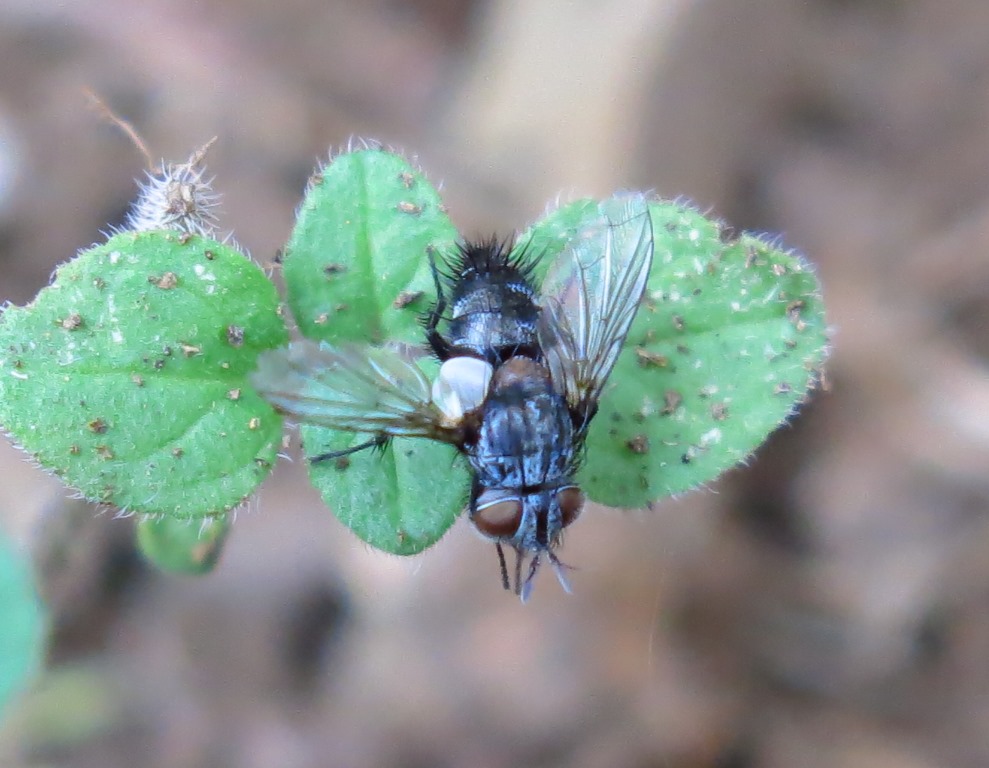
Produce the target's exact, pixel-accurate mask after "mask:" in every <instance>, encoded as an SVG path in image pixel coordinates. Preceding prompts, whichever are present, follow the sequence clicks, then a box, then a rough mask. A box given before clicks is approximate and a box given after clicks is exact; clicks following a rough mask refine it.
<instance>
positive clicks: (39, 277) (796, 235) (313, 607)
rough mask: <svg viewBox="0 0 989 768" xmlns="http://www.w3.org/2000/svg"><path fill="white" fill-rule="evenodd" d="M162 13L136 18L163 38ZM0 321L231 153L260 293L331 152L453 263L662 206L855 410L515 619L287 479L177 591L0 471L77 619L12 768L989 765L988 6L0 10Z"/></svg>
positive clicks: (456, 547)
mask: <svg viewBox="0 0 989 768" xmlns="http://www.w3.org/2000/svg"><path fill="white" fill-rule="evenodd" d="M136 6H139V7H136ZM0 57H2V66H0V301H2V300H9V301H13V302H17V303H23V302H25V301H27V300H29V299H30V298H31V296H33V295H34V294H35V293H36V292H37V291H38V290H39V289H40V288H41V287H42V286H43V285H45V284H46V282H47V280H48V276H49V274H50V273H51V271H52V269H53V268H54V267H55V265H57V264H58V263H60V262H61V261H64V260H65V259H67V258H68V257H70V256H71V255H72V254H73V253H74V252H75V251H76V250H77V249H78V248H80V247H84V246H86V245H88V244H89V243H91V242H93V241H94V240H97V239H99V238H100V235H99V231H100V230H101V229H103V228H105V227H106V225H108V224H113V223H119V222H120V221H121V218H122V215H123V212H124V210H125V209H126V206H127V203H128V201H129V200H130V199H131V197H132V195H133V192H134V186H133V179H134V177H136V176H138V175H139V174H140V173H141V168H142V160H141V158H140V156H139V155H138V154H137V153H136V152H135V151H134V149H133V148H132V147H131V146H130V145H129V144H128V142H127V141H126V140H125V139H124V138H123V137H122V136H121V135H120V133H119V132H118V131H116V130H115V129H113V128H112V127H110V126H108V125H106V124H104V123H101V122H100V121H99V119H98V118H97V117H96V116H94V115H93V113H92V112H90V111H88V109H87V106H86V100H85V98H84V97H83V95H82V89H83V88H84V87H89V88H92V89H94V90H96V91H97V92H99V93H100V94H101V95H102V96H103V97H104V98H105V99H106V100H107V101H108V102H109V103H110V104H111V105H112V106H113V107H114V108H115V109H116V110H117V111H119V112H120V113H121V114H123V115H125V116H127V117H129V118H131V119H132V120H133V121H134V123H135V125H136V126H137V128H138V129H139V130H140V132H141V133H142V134H143V136H144V137H145V138H146V140H147V142H148V143H149V145H150V146H151V148H152V150H153V151H154V152H155V153H156V154H158V155H160V156H163V157H166V158H169V159H172V160H182V159H184V158H185V157H187V156H188V153H189V152H190V150H192V149H193V148H196V147H198V146H200V145H201V144H202V143H203V142H204V141H205V140H206V139H208V138H210V137H211V136H213V135H214V134H215V135H218V136H219V137H220V141H219V142H218V144H217V145H216V146H215V147H214V149H213V150H212V151H211V154H210V157H209V165H210V169H211V170H212V171H213V172H214V173H215V174H216V175H217V186H218V188H219V189H220V190H222V191H223V192H224V207H223V209H224V223H225V225H226V226H227V227H229V228H231V229H234V230H235V231H236V234H237V238H238V240H239V241H240V242H241V243H242V244H244V245H245V247H247V248H249V249H250V250H251V252H252V254H253V255H254V256H255V258H257V259H258V260H259V261H262V262H265V261H267V260H268V259H270V257H271V256H272V255H273V254H274V252H275V249H276V248H278V247H279V246H280V245H281V244H282V243H283V241H284V240H285V239H286V237H287V234H288V232H289V229H290V227H291V223H292V217H293V209H294V207H295V206H296V205H297V204H298V202H299V199H300V194H301V190H302V188H303V185H304V182H305V179H306V176H307V175H308V174H309V172H310V171H311V169H312V167H313V166H314V164H315V163H316V161H317V160H318V159H320V158H325V157H326V154H327V151H328V149H329V148H330V147H339V146H341V145H343V144H345V143H346V142H347V140H348V138H349V137H351V136H363V137H372V138H377V139H380V140H382V141H385V142H386V143H389V144H391V145H394V146H397V147H400V148H404V149H406V150H407V151H409V152H412V153H415V154H417V155H418V157H419V160H420V162H421V164H422V165H423V167H424V168H426V169H427V171H428V172H429V174H430V175H431V177H432V178H433V179H436V180H442V181H443V184H444V186H443V189H444V195H445V199H446V202H447V204H448V206H449V208H450V210H451V214H452V216H453V218H454V220H455V221H456V222H457V223H458V225H459V226H460V227H461V229H462V231H464V232H467V233H474V234H487V233H489V232H491V231H495V230H497V231H499V232H507V231H510V230H511V229H512V228H515V227H522V226H524V225H525V224H526V223H528V222H529V221H532V220H533V219H535V218H537V217H538V216H539V215H540V213H541V211H542V210H543V208H544V207H545V206H546V204H547V202H548V201H551V200H553V199H554V198H555V197H556V196H557V195H558V194H560V193H562V194H563V195H564V196H570V195H574V194H598V195H603V194H607V193H609V192H610V191H612V190H614V189H617V188H623V187H625V188H651V189H655V190H656V191H657V192H658V193H659V194H661V195H663V196H666V197H675V196H685V197H688V198H690V199H692V200H693V201H695V202H696V203H697V205H699V206H700V207H702V208H704V209H708V208H710V209H712V210H713V211H714V212H715V213H717V214H718V215H720V216H722V217H724V218H727V219H728V220H730V221H731V222H732V223H733V224H735V225H736V226H738V227H740V228H746V229H755V230H760V231H769V232H778V233H781V234H782V236H783V238H784V240H785V242H786V243H787V244H789V245H790V246H792V247H795V248H797V249H799V250H801V251H803V252H804V253H806V254H807V255H808V256H809V257H810V258H811V259H813V260H814V262H815V263H816V264H817V265H818V266H819V271H820V275H821V278H822V280H823V282H824V285H825V290H826V298H827V300H828V305H829V308H830V321H831V323H832V324H833V325H834V327H835V334H834V353H833V356H832V359H831V363H830V366H829V374H830V378H831V382H832V391H831V392H830V393H827V394H823V395H821V394H818V395H817V396H816V397H815V398H814V400H813V402H812V403H811V404H810V405H809V406H808V407H806V408H805V409H804V412H803V413H802V415H801V416H800V417H799V418H798V419H796V420H795V421H794V423H793V424H792V426H790V427H787V428H785V429H783V430H782V431H780V432H779V433H778V434H776V435H775V436H774V437H773V438H772V439H771V441H770V443H769V444H768V445H767V446H765V447H764V448H763V450H762V451H761V452H760V453H759V455H758V456H757V458H756V459H755V460H754V461H753V462H752V463H751V465H750V466H748V467H747V468H744V469H742V470H736V471H734V472H732V473H730V474H729V475H728V476H727V477H725V478H724V479H723V480H722V481H721V482H719V483H718V484H717V486H716V491H717V492H716V493H712V492H700V493H695V494H693V495H690V496H688V497H686V498H683V499H680V500H675V501H667V502H665V503H663V504H662V505H660V506H659V508H658V509H657V510H656V511H654V512H651V513H646V512H620V511H616V510H606V509H592V510H589V511H588V512H587V514H586V515H585V517H584V519H582V520H581V522H580V524H579V525H577V526H575V527H574V529H573V531H572V533H571V534H570V535H569V537H568V540H567V545H566V558H567V560H568V561H570V562H573V563H575V564H578V565H579V568H580V570H579V571H578V572H577V573H576V574H575V575H574V578H573V581H574V586H575V595H574V596H572V597H567V596H565V595H563V594H562V593H560V591H559V589H558V588H557V586H556V584H554V583H553V580H552V578H549V577H546V578H543V579H541V581H540V584H539V585H538V588H537V590H536V594H535V596H534V599H533V601H532V603H531V604H530V605H528V606H524V607H523V606H521V605H519V603H518V601H517V600H516V599H514V598H512V597H511V596H509V595H506V594H503V593H502V592H501V589H500V585H499V583H498V574H497V564H496V560H495V557H494V554H493V552H492V551H491V549H490V547H489V546H488V545H486V544H484V543H482V542H481V541H479V540H478V539H477V538H476V537H475V536H474V535H472V533H471V532H470V530H469V527H468V526H467V525H466V523H464V522H463V521H460V522H459V523H458V524H457V525H456V526H455V527H454V529H453V530H452V531H451V532H450V533H449V534H448V535H447V537H446V538H445V539H444V540H443V541H442V542H440V544H439V545H438V546H436V547H435V548H434V549H433V550H431V551H429V552H427V553H426V554H425V555H423V556H421V557H419V558H415V559H412V560H400V559H398V558H394V557H389V556H386V555H382V554H380V553H376V552H373V551H371V550H369V549H368V548H367V547H366V546H364V545H362V544H361V543H359V542H358V541H357V540H356V539H355V538H354V537H353V536H351V535H350V534H349V533H347V532H346V531H345V530H344V529H343V528H342V527H341V526H340V525H339V524H338V523H336V522H335V521H334V520H333V518H332V517H331V516H330V514H329V513H328V512H327V510H326V509H325V508H324V507H323V506H322V505H321V504H320V502H319V501H318V499H317V497H316V494H315V492H314V491H312V490H311V489H310V488H309V487H308V486H307V485H306V483H305V481H304V471H303V468H302V467H301V466H300V464H299V463H295V464H286V465H284V466H281V467H280V468H279V470H278V471H277V473H276V476H275V477H274V478H273V480H271V481H270V482H269V483H268V484H267V485H266V486H265V488H264V491H263V493H262V494H261V496H260V499H259V500H258V501H257V502H256V503H255V504H254V505H253V506H252V507H251V509H250V510H248V511H246V512H244V513H242V514H241V515H240V518H239V520H238V522H237V525H236V527H235V530H234V535H233V536H232V538H231V540H230V541H229V544H228V548H227V551H226V553H225V555H224V557H223V559H222V561H221V564H220V566H219V568H218V569H217V571H216V572H215V573H214V574H213V575H211V576H209V577H207V578H204V579H200V580H193V579H186V578H177V577H171V576H163V575H161V574H158V573H155V572H152V571H150V570H149V569H148V568H147V567H146V566H144V565H143V564H142V563H141V561H140V559H139V558H138V557H137V556H136V555H135V554H134V552H133V550H132V548H131V543H130V536H131V530H130V523H129V522H128V521H115V520H112V519H111V518H110V516H109V515H105V514H104V515H102V516H95V514H94V511H93V510H92V509H91V508H88V507H86V506H84V505H78V504H74V503H70V502H67V501H66V500H65V496H66V492H65V491H64V489H63V488H61V487H60V486H59V485H58V483H56V482H55V481H54V480H52V479H51V478H49V477H47V476H45V475H44V474H42V473H41V472H40V471H37V470H35V469H32V468H31V467H30V466H29V465H28V464H26V463H25V462H24V461H23V459H22V457H21V456H20V455H19V454H18V453H17V452H15V451H14V449H13V448H11V447H10V446H9V445H8V444H7V443H6V442H0V517H2V519H3V520H4V522H5V523H8V524H9V525H10V526H12V527H13V529H14V530H15V532H17V533H18V534H19V535H20V536H21V537H22V538H23V539H24V540H30V541H31V542H32V545H33V546H34V548H35V552H36V554H37V559H38V564H39V567H40V568H41V570H42V571H43V580H44V592H45V595H46V596H47V598H48V600H49V601H50V603H51V605H52V610H53V613H54V641H53V648H52V652H51V660H52V667H53V670H52V672H51V673H50V674H49V678H48V686H49V687H48V695H47V698H45V697H41V696H39V697H37V698H36V699H34V700H33V701H29V703H28V705H27V706H28V707H29V709H30V711H31V715H30V716H27V715H24V716H22V717H20V718H19V719H16V720H15V721H13V722H12V723H8V725H7V728H6V729H5V730H4V731H3V733H2V735H0V763H2V764H3V765H4V766H6V765H11V766H63V765H64V766H72V767H73V768H75V767H77V766H78V767H79V768H89V767H90V766H92V767H93V768H117V767H118V766H119V767H120V768H125V767H126V768H136V767H138V766H141V767H145V766H146V767H147V768H158V767H161V768H166V767H168V768H172V767H173V766H176V767H185V766H189V767H190V768H191V767H197V768H198V767H199V766H202V767H203V768H225V767H226V766H230V767H231V768H233V767H237V768H267V767H268V766H272V767H277V768H316V767H319V766H354V767H355V768H363V767H364V766H395V767H396V768H398V767H399V766H401V767H406V766H407V767H409V768H419V767H420V766H422V767H424V768H425V767H427V766H430V767H431V766H437V767H444V766H472V767H476V768H488V767H491V768H497V767H500V766H564V765H567V766H632V767H634V768H646V767H647V766H662V767H664V768H688V767H689V768H694V767H697V768H700V767H706V768H793V767H795V766H797V767H803V766H807V767H808V768H824V767H828V768H831V767H835V768H894V767H895V768H929V767H933V766H972V767H973V768H976V767H981V766H986V765H989V514H987V495H989V472H987V468H989V376H987V369H986V357H987V355H989V341H987V339H989V334H987V326H989V303H987V296H989V255H987V253H989V4H986V3H985V2H984V0H942V1H941V2H931V1H930V0H928V1H926V2H925V1H924V0H857V1H852V0H750V1H749V2H745V3H742V2H737V1H736V0H598V1H597V2H587V1H586V0H584V1H580V0H543V1H541V2H524V1H523V0H515V2H512V1H511V0H476V1H475V2H465V3H456V2H453V0H433V1H432V2H431V1H430V0H416V1H414V2H398V1H397V0H392V1H390V2H389V1H388V0H376V1H374V2H366V3H345V2H342V1H341V0H329V1H324V2H312V0H284V1H283V2H281V3H279V4H269V3H264V2H260V1H259V0H254V1H253V2H250V1H249V2H239V3H234V2H229V1H226V2H225V1H223V0H216V1H215V2H198V3H197V2H190V1H189V0H186V1H185V2H177V1H176V0H150V1H145V2H142V3H125V2H122V1H121V0H87V2H86V3H64V4H63V3H55V2H50V0H47V1H46V0H30V1H29V0H5V2H4V3H3V5H0Z"/></svg>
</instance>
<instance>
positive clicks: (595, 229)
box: [253, 195, 653, 601]
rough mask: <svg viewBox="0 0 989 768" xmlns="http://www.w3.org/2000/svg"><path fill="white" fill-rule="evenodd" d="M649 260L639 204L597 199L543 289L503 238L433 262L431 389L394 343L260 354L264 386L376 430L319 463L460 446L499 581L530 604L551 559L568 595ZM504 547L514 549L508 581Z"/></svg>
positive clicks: (312, 345)
mask: <svg viewBox="0 0 989 768" xmlns="http://www.w3.org/2000/svg"><path fill="white" fill-rule="evenodd" d="M652 254H653V235H652V224H651V220H650V216H649V208H648V201H647V200H646V198H645V197H644V196H642V195H618V196H615V197H613V198H611V199H609V200H607V201H605V202H603V203H601V204H600V205H599V215H598V217H597V218H596V219H595V221H594V222H593V223H592V224H590V225H588V226H586V227H584V228H583V229H582V230H580V231H579V232H578V233H577V234H576V235H575V236H574V238H573V239H572V240H571V242H570V243H569V244H568V246H567V247H566V248H565V249H564V251H563V252H562V253H561V254H560V255H559V256H558V257H557V258H556V259H555V260H554V262H553V263H552V264H551V265H550V267H549V269H548V271H547V275H546V278H545V279H544V280H543V282H542V284H541V286H540V287H539V289H538V290H536V287H535V285H534V280H533V271H534V268H535V266H536V263H537V256H536V255H533V254H531V253H530V252H528V251H526V250H522V251H519V249H515V250H512V249H511V248H510V247H509V246H508V245H506V244H500V243H498V242H497V241H495V240H491V241H488V242H482V243H479V244H473V245H471V244H466V245H463V246H462V247H461V248H460V251H459V253H458V254H457V256H455V257H454V258H453V259H452V260H450V261H449V262H448V263H446V264H444V265H443V266H442V267H438V266H437V265H436V264H435V262H433V263H432V270H433V276H434V280H435V283H436V291H437V300H436V304H435V305H434V307H433V309H432V310H431V311H430V313H429V314H428V315H427V317H426V320H425V331H426V334H425V335H426V339H425V340H426V343H427V345H428V346H429V347H430V348H431V350H432V351H433V353H434V354H435V355H436V356H437V357H438V358H439V360H440V361H441V363H442V365H441V367H440V370H439V374H438V375H437V377H436V379H435V381H433V382H430V381H429V380H428V379H427V378H426V376H425V374H423V372H422V371H421V370H420V369H419V367H418V366H417V365H416V364H415V362H414V361H412V360H410V359H408V357H407V356H405V355H403V354H402V353H400V352H399V351H398V350H395V349H391V348H389V347H370V346H359V345H340V346H334V345H330V344H327V343H325V342H322V343H316V342H313V341H300V342H295V343H292V344H290V345H289V346H288V347H285V348H282V349H279V350H273V351H270V352H266V353H264V354H263V355H262V356H261V358H260V360H259V364H258V370H257V372H256V373H255V374H254V378H253V381H254V385H255V386H256V387H257V389H258V390H259V392H260V393H261V394H262V395H263V396H264V397H265V398H266V399H267V400H268V401H269V402H270V403H272V404H273V405H274V406H275V407H276V408H278V409H279V410H280V411H282V412H283V413H285V414H287V415H288V416H289V417H291V418H294V419H296V420H297V421H301V422H305V423H308V424H314V425H318V426H323V427H328V428H330V429H335V430H344V431H350V432H357V433H364V434H367V435H369V436H371V439H370V440H368V442H366V443H363V444H361V445H359V446H356V447H354V448H352V449H350V450H348V451H343V452H338V453H334V454H327V455H325V456H322V457H316V459H314V460H319V459H321V458H329V457H331V456H339V455H342V454H343V453H349V452H352V451H353V450H359V449H361V448H364V447H369V446H371V445H375V444H378V445H380V444H382V443H383V442H385V441H386V440H387V439H388V438H391V437H421V438H427V439H431V440H438V441H441V442H445V443H449V444H451V445H454V446H456V447H457V449H458V450H459V451H460V452H461V453H462V454H464V456H465V457H466V459H467V463H468V465H469V467H470V470H471V475H472V477H471V490H470V497H469V500H468V505H467V511H468V516H469V519H470V520H471V522H472V523H473V525H474V527H475V528H476V529H477V530H478V531H479V532H480V533H481V534H482V535H483V536H484V537H486V538H488V539H490V540H493V541H494V542H495V545H496V549H497V552H498V559H499V563H500V566H501V574H502V583H503V585H504V587H505V588H506V589H513V590H514V592H515V593H516V594H518V595H519V596H520V597H521V598H522V600H523V601H526V600H527V599H528V598H529V596H530V594H531V592H532V585H533V581H534V579H535V576H536V573H537V572H538V570H539V567H540V564H541V563H542V562H543V561H544V560H546V561H549V563H550V564H551V566H552V567H553V569H554V570H555V572H556V575H557V578H558V580H559V581H560V584H561V585H562V586H563V588H564V589H565V590H566V591H568V592H569V591H570V585H569V583H568V580H567V576H566V570H567V566H566V565H565V564H564V563H562V562H561V561H560V559H559V558H558V556H557V554H556V549H557V547H558V546H559V545H560V542H561V538H562V532H563V530H564V529H565V528H567V527H568V526H570V525H571V524H572V523H573V522H574V521H575V520H576V519H577V517H578V516H579V515H580V513H581V510H582V508H583V505H584V495H583V493H582V492H581V490H580V488H579V487H578V486H577V484H576V481H575V479H574V478H575V475H576V472H577V469H578V467H579V465H580V462H581V460H582V459H583V448H584V442H585V439H586V437H587V430H588V427H589V425H590V423H591V420H592V419H593V418H594V415H595V413H596V412H597V406H598V401H599V399H600V397H601V393H602V391H603V389H604V386H605V383H606V382H607V380H608V377H609V375H610V374H611V371H612V368H613V367H614V365H615V361H616V360H617V359H618V354H619V353H620V352H621V349H622V345H623V343H624V341H625V337H626V335H627V334H628V330H629V327H630V326H631V324H632V321H633V319H634V318H635V314H636V311H637V310H638V307H639V303H640V301H641V299H642V294H643V291H644V290H645V285H646V280H647V278H648V276H649V270H650V267H651V265H652ZM441 328H442V330H441ZM503 546H509V547H511V548H513V549H514V550H515V552H516V559H515V571H514V579H513V583H510V581H509V578H508V569H507V567H506V563H505V557H504V552H503ZM526 559H528V566H527V569H526V573H525V576H524V577H523V573H522V571H523V565H524V562H525V561H526Z"/></svg>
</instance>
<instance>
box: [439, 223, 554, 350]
mask: <svg viewBox="0 0 989 768" xmlns="http://www.w3.org/2000/svg"><path fill="white" fill-rule="evenodd" d="M534 263H535V262H534V260H533V259H532V258H530V257H529V256H528V255H527V254H526V253H524V252H523V253H514V252H513V251H512V247H511V244H510V243H502V242H498V241H497V240H494V239H492V240H488V241H484V242H480V243H465V244H464V245H462V246H461V247H460V249H459V251H458V253H457V255H456V256H455V257H454V258H453V260H452V261H451V262H450V263H449V264H447V265H446V267H445V268H444V269H443V270H442V271H441V270H439V269H437V267H436V266H435V265H434V267H433V269H434V277H435V278H436V283H437V294H438V300H437V304H436V307H434V309H433V311H432V312H431V313H430V315H429V317H428V318H427V321H426V333H427V338H428V340H429V343H430V345H431V346H432V348H433V350H434V351H435V352H436V354H437V355H438V356H439V358H440V359H441V360H447V359H449V358H451V357H456V356H460V355H469V356H472V357H479V358H481V359H483V360H487V361H488V362H490V363H492V364H493V365H497V364H499V363H503V362H505V361H506V360H508V359H509V358H510V357H514V356H516V355H524V356H526V357H530V358H537V357H538V356H539V343H538V340H537V339H536V324H537V321H538V319H539V305H538V303H537V293H536V289H535V287H534V286H533V285H532V269H533V266H534ZM441 278H442V279H441ZM441 320H445V321H446V323H445V328H444V332H442V333H441V332H440V331H439V330H438V326H439V323H440V321H441Z"/></svg>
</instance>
